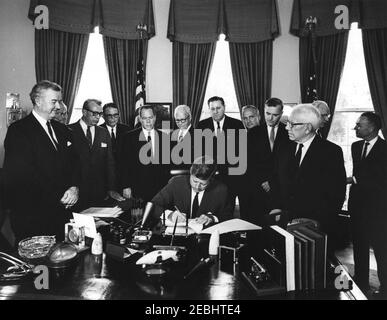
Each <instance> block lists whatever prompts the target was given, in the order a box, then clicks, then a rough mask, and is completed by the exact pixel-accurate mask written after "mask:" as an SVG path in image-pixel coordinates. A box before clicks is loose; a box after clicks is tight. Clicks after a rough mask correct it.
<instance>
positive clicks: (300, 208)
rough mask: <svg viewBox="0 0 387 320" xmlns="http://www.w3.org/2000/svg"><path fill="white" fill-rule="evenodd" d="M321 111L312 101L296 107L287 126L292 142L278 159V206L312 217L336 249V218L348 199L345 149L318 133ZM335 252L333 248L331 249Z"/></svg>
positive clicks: (301, 216)
mask: <svg viewBox="0 0 387 320" xmlns="http://www.w3.org/2000/svg"><path fill="white" fill-rule="evenodd" d="M319 124H320V114H319V112H318V110H317V109H316V108H315V107H314V106H313V105H312V104H301V105H298V106H296V107H295V108H294V109H293V111H292V113H291V114H290V117H289V121H288V123H287V125H286V129H287V130H288V134H289V138H290V140H292V141H293V142H292V143H290V144H289V145H288V147H286V148H284V149H282V150H281V152H280V156H279V157H278V158H277V170H276V171H275V174H276V179H275V181H276V183H275V193H276V197H277V204H279V206H277V208H281V209H285V210H287V211H289V215H290V217H291V218H310V219H313V220H316V221H318V222H319V223H320V225H321V229H322V230H323V231H325V232H326V233H328V237H329V239H330V240H329V243H330V245H331V246H330V248H329V249H330V251H331V250H333V249H334V235H335V232H334V231H335V230H334V226H335V219H336V217H337V215H338V213H339V212H340V210H341V207H342V205H343V202H344V199H345V191H346V174H345V168H344V159H343V152H342V150H341V148H340V147H339V146H337V145H335V144H334V143H332V142H329V141H326V140H323V139H321V138H320V137H318V136H317V135H316V130H317V129H318V127H319ZM331 252H332V251H331Z"/></svg>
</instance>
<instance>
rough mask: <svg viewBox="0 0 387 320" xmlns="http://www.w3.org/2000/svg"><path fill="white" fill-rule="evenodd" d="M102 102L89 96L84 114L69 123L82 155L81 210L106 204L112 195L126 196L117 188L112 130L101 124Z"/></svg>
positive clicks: (115, 196)
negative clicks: (110, 133) (110, 131)
mask: <svg viewBox="0 0 387 320" xmlns="http://www.w3.org/2000/svg"><path fill="white" fill-rule="evenodd" d="M101 104H102V103H101V101H99V100H96V99H88V100H86V101H85V102H84V104H83V108H82V118H81V119H80V120H79V121H78V122H76V123H73V124H71V125H69V127H70V128H71V129H72V132H73V137H74V144H75V148H76V150H77V152H78V154H79V156H80V159H81V167H82V170H81V185H80V190H79V192H80V205H79V209H80V210H83V209H85V208H89V207H98V206H104V205H107V202H106V200H108V199H109V197H110V198H111V199H114V200H117V201H121V200H124V198H123V197H122V196H121V195H120V194H119V193H118V192H116V172H115V163H114V158H113V152H112V143H111V138H110V135H109V132H108V131H107V130H106V129H104V128H101V127H99V126H98V122H99V120H100V118H101V116H102V114H103V112H102V106H101Z"/></svg>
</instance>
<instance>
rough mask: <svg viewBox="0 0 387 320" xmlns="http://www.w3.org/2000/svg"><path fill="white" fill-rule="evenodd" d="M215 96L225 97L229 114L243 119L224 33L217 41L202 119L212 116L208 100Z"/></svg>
mask: <svg viewBox="0 0 387 320" xmlns="http://www.w3.org/2000/svg"><path fill="white" fill-rule="evenodd" d="M213 96H219V97H222V98H223V99H224V102H225V104H226V114H227V115H228V116H230V117H233V118H236V119H239V120H240V119H241V116H240V113H239V107H238V101H237V98H236V94H235V87H234V80H233V78H232V71H231V62H230V51H229V46H228V42H227V41H225V40H224V35H221V36H220V37H219V41H218V42H217V43H216V50H215V55H214V61H213V63H212V68H211V71H210V75H209V77H208V83H207V89H206V95H205V97H204V103H203V109H202V115H201V117H200V120H202V119H205V118H208V117H209V116H210V114H209V112H208V105H207V100H208V99H209V98H211V97H213Z"/></svg>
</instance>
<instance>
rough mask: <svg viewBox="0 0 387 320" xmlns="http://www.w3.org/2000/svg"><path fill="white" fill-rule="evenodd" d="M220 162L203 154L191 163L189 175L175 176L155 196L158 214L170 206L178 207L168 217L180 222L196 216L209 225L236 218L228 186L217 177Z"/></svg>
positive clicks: (199, 220)
mask: <svg viewBox="0 0 387 320" xmlns="http://www.w3.org/2000/svg"><path fill="white" fill-rule="evenodd" d="M215 172H216V165H215V164H214V161H213V160H212V159H211V158H210V157H207V156H205V157H199V158H197V159H196V160H195V161H194V163H193V164H192V166H191V169H190V175H189V176H176V177H173V178H172V179H171V180H170V181H169V183H168V184H167V185H166V186H165V187H164V188H163V189H162V190H161V191H160V192H159V193H158V194H156V196H154V198H153V199H152V203H153V204H154V206H155V212H154V214H155V216H156V217H160V215H161V214H162V212H163V211H164V210H166V209H171V210H174V211H173V212H172V213H171V214H170V215H169V216H167V218H168V219H170V220H172V221H175V220H176V218H177V219H178V221H179V222H183V221H185V219H186V218H189V219H195V221H196V222H197V223H200V224H203V226H204V227H207V226H209V225H211V224H214V223H218V222H221V221H224V220H228V219H231V218H232V212H231V208H228V207H227V201H226V199H227V187H226V185H224V184H223V183H221V182H219V181H217V180H216V179H214V177H213V176H214V174H215Z"/></svg>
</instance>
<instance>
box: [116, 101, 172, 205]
mask: <svg viewBox="0 0 387 320" xmlns="http://www.w3.org/2000/svg"><path fill="white" fill-rule="evenodd" d="M139 115H140V118H139V119H140V123H141V127H140V128H137V129H134V130H132V131H130V132H128V133H127V134H125V136H124V137H123V140H122V152H121V155H122V159H121V161H120V163H121V168H120V172H121V175H122V177H121V179H122V180H121V181H122V182H121V185H122V188H123V196H124V197H125V198H128V199H129V198H131V197H132V196H134V197H136V198H141V199H143V200H144V201H150V200H151V199H152V198H153V197H154V195H155V194H156V193H157V192H158V191H159V190H160V189H161V188H162V187H163V186H164V185H165V184H166V182H167V181H168V177H169V169H170V166H169V164H163V163H162V152H163V141H164V142H165V141H169V137H168V136H167V135H166V134H164V133H163V132H161V131H160V130H157V129H155V127H154V126H155V123H156V115H155V113H154V109H153V107H152V106H151V105H144V106H142V107H141V108H140V110H139ZM165 148H166V149H167V150H164V152H165V151H167V153H168V157H169V156H170V148H169V146H165ZM143 151H146V152H143Z"/></svg>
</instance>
